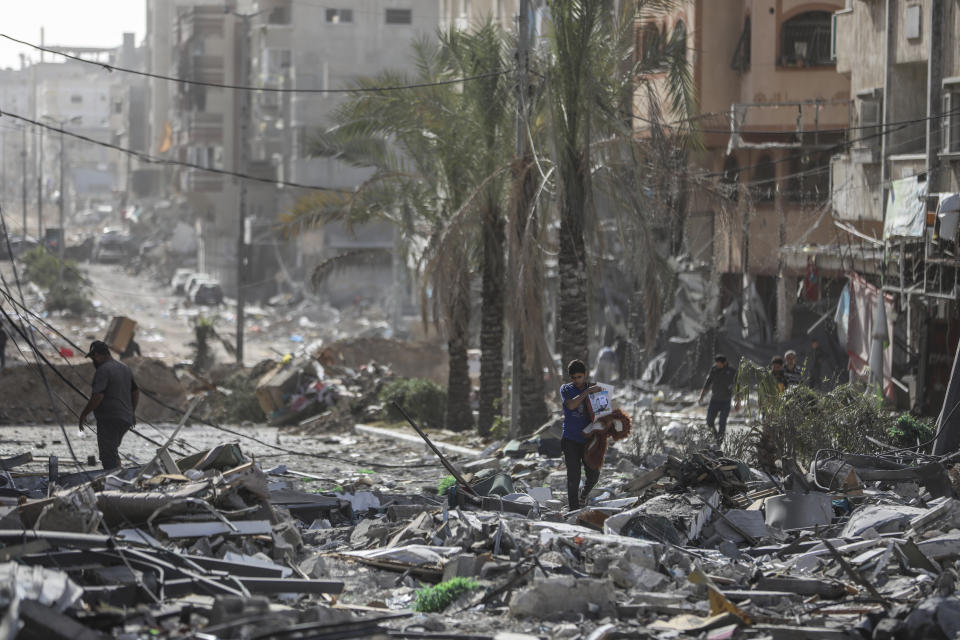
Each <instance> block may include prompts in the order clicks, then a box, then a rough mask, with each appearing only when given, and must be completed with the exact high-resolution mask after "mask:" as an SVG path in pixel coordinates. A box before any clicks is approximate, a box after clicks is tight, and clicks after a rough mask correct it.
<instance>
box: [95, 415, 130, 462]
mask: <svg viewBox="0 0 960 640" xmlns="http://www.w3.org/2000/svg"><path fill="white" fill-rule="evenodd" d="M129 430H130V425H129V424H128V423H127V421H126V420H116V419H113V420H111V419H106V420H101V419H99V418H97V447H98V448H99V449H100V463H101V464H103V468H104V469H108V470H109V469H116V468H118V467H119V466H120V441H121V440H123V436H124V435H125V434H126V433H127V431H129Z"/></svg>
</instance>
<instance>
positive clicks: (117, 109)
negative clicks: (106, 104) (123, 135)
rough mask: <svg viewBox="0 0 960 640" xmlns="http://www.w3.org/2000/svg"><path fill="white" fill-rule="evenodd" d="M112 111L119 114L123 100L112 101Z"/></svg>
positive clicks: (121, 111)
mask: <svg viewBox="0 0 960 640" xmlns="http://www.w3.org/2000/svg"><path fill="white" fill-rule="evenodd" d="M113 112H114V113H116V114H121V113H123V101H122V100H117V101H116V102H114V103H113Z"/></svg>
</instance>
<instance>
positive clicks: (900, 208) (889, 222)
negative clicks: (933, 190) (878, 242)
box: [883, 176, 927, 240]
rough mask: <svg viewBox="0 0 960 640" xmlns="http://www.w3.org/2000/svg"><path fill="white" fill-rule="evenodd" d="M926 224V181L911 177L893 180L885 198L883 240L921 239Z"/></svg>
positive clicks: (924, 177)
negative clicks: (885, 211)
mask: <svg viewBox="0 0 960 640" xmlns="http://www.w3.org/2000/svg"><path fill="white" fill-rule="evenodd" d="M926 223H927V179H926V176H912V177H910V178H903V179H902V180H894V181H893V183H891V185H890V195H889V196H888V198H887V214H886V218H885V219H884V222H883V239H884V240H889V239H890V238H922V237H923V230H924V228H925V226H926Z"/></svg>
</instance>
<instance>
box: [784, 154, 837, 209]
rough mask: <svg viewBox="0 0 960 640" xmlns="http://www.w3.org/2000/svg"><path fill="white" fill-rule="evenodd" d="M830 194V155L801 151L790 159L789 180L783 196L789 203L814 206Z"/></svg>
mask: <svg viewBox="0 0 960 640" xmlns="http://www.w3.org/2000/svg"><path fill="white" fill-rule="evenodd" d="M829 192H830V154H829V153H828V152H823V151H814V150H801V151H797V152H794V155H793V156H792V157H791V158H790V178H789V182H788V185H787V191H786V193H785V194H784V195H785V196H786V198H787V200H789V201H790V202H798V203H802V204H815V203H820V202H823V201H824V200H826V199H827V196H828V195H829Z"/></svg>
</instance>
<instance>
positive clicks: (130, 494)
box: [0, 423, 960, 640]
mask: <svg viewBox="0 0 960 640" xmlns="http://www.w3.org/2000/svg"><path fill="white" fill-rule="evenodd" d="M414 426H415V427H416V424H415V423H414ZM416 428H417V429H418V430H419V427H416ZM48 429H49V428H48ZM186 429H187V430H186V431H184V430H181V428H179V427H178V428H175V429H172V430H171V429H170V428H166V427H165V428H163V429H161V430H160V431H162V432H163V433H164V434H168V437H167V439H166V441H165V442H164V443H163V446H161V447H159V448H156V449H151V448H150V447H151V446H152V445H146V444H144V443H142V442H140V443H139V444H137V445H136V447H137V448H136V451H135V452H134V454H133V455H131V456H130V457H131V458H142V459H143V460H142V461H141V462H140V463H138V464H129V465H127V466H125V467H124V468H123V469H122V470H121V471H118V472H114V473H111V474H106V473H105V472H103V471H102V470H96V471H93V470H88V469H87V468H85V467H80V468H79V470H78V471H77V470H74V469H73V468H72V467H71V469H70V471H69V472H67V471H66V467H68V466H70V465H69V464H68V463H67V462H66V460H67V458H66V457H65V458H64V462H63V463H62V464H61V463H60V461H59V457H58V456H57V455H56V453H55V452H57V451H60V450H62V445H61V447H60V448H59V449H58V448H57V447H55V446H53V445H50V447H49V448H48V449H47V450H46V451H43V450H40V449H37V450H36V451H28V452H23V453H21V454H18V455H12V456H10V457H6V458H4V459H2V460H0V465H2V469H3V472H2V478H3V486H2V488H0V492H2V494H0V495H2V498H3V503H4V504H5V505H6V506H4V507H2V522H0V543H2V545H3V546H2V549H0V556H2V558H0V561H2V562H0V576H2V578H0V584H2V587H0V589H2V594H3V595H2V598H3V607H4V609H5V614H4V622H3V627H2V629H3V634H4V637H5V638H14V637H18V638H100V637H118V638H131V639H133V638H147V637H166V638H224V639H227V638H274V637H276V638H374V637H383V638H390V637H393V638H491V639H492V638H503V639H506V638H571V639H573V638H589V639H591V640H595V639H600V638H709V639H712V640H719V639H721V638H774V639H778V638H877V639H880V638H884V639H893V638H953V637H955V636H956V633H957V632H958V631H960V598H958V597H957V596H956V595H955V589H956V586H957V584H956V582H957V580H958V574H957V572H956V570H955V568H954V563H955V561H956V559H957V558H958V557H960V500H958V499H957V498H956V490H955V487H956V484H957V478H958V474H957V473H956V472H954V471H953V469H952V466H951V465H952V460H953V458H952V457H949V456H948V457H942V458H936V457H932V456H926V455H921V454H917V453H912V452H909V451H906V452H905V451H897V452H891V453H889V454H887V455H876V456H866V455H855V454H845V453H843V452H831V453H829V454H828V455H824V456H819V457H818V459H817V460H816V461H815V464H813V465H811V466H810V468H809V469H802V468H800V465H798V464H796V463H794V462H792V461H789V460H783V461H781V464H782V468H781V470H780V471H779V472H778V473H767V472H764V471H760V470H757V469H752V468H750V467H749V466H748V465H746V464H745V463H744V462H742V461H740V460H737V459H733V458H728V457H725V456H724V455H723V453H721V452H720V451H713V450H710V449H709V448H703V449H697V450H689V449H688V450H686V451H684V450H683V449H682V447H681V448H674V447H671V446H667V447H665V449H664V451H658V452H651V453H640V452H638V451H637V449H638V442H640V438H641V436H640V434H637V436H636V438H635V439H631V440H628V441H625V442H624V443H617V444H614V445H613V446H611V448H610V450H609V451H608V453H607V460H606V466H605V468H604V471H603V473H602V475H601V480H600V484H599V485H598V486H597V488H595V489H594V490H593V492H592V494H591V496H590V498H589V503H588V505H587V506H586V507H585V508H583V509H580V510H578V511H567V510H566V508H565V506H564V503H563V501H562V500H561V499H560V498H561V497H562V496H564V495H565V486H566V485H565V482H566V474H565V471H564V469H563V466H562V463H561V461H560V459H559V458H555V457H547V456H544V455H541V454H540V453H539V451H550V450H551V449H552V448H553V447H552V446H551V443H550V441H551V440H553V439H556V438H557V437H559V431H558V428H557V425H556V424H553V423H551V424H547V425H545V426H544V428H543V429H541V430H540V432H539V433H538V434H537V435H535V436H533V437H531V438H529V439H527V440H524V441H514V442H509V443H506V444H501V443H495V444H493V445H491V446H488V447H487V448H486V449H484V450H479V449H477V448H470V447H467V446H457V445H452V444H445V443H443V442H441V440H443V439H447V438H446V436H445V435H444V434H440V435H439V436H438V437H437V442H433V441H432V440H431V436H430V435H429V434H426V433H423V434H422V437H421V436H420V435H418V434H417V433H416V432H413V431H406V432H404V431H400V430H397V429H395V428H391V429H387V428H381V427H374V426H365V425H355V426H354V427H353V429H351V430H342V429H341V430H332V431H327V432H325V433H323V434H317V433H315V432H314V433H312V434H308V435H300V436H298V435H296V434H293V433H291V432H290V431H286V432H284V435H280V434H281V431H280V430H276V429H275V430H273V432H271V433H275V434H276V436H275V438H276V441H277V442H280V441H282V442H284V443H285V445H286V446H287V447H293V448H297V447H299V448H300V454H299V455H296V453H297V452H296V451H291V450H289V449H288V450H287V451H291V454H290V455H286V454H285V455H277V454H276V451H275V450H277V449H285V448H286V447H281V446H278V445H274V444H273V443H271V442H268V441H266V440H264V439H262V438H257V437H256V436H249V434H251V433H259V432H258V431H257V430H256V429H248V430H241V431H237V432H236V433H237V434H238V435H239V436H242V437H241V438H240V439H239V440H237V441H227V442H220V443H218V444H215V445H213V444H211V446H209V448H208V449H205V450H202V451H199V452H195V453H193V454H191V455H186V456H179V455H175V454H174V453H173V451H175V450H177V449H178V447H180V446H181V445H182V443H183V441H184V438H189V439H190V440H191V441H193V442H195V443H198V442H199V443H212V442H214V441H215V439H216V437H217V436H220V437H222V435H223V433H222V432H220V431H216V430H213V429H210V428H208V427H198V426H194V427H187V428H186ZM51 433H53V431H52V430H51ZM200 435H202V437H198V436H200ZM261 435H263V434H261ZM434 435H435V436H436V434H434ZM668 435H669V434H668ZM270 437H274V436H272V435H271V436H270ZM47 438H49V435H48V436H47ZM9 442H10V441H7V444H6V445H5V449H8V448H9ZM476 442H477V441H473V442H472V443H471V442H467V443H466V444H475V443H476ZM293 443H296V444H293ZM425 445H427V446H425ZM250 452H256V453H250ZM40 453H45V454H49V455H47V456H46V457H45V458H41V457H40V455H39V454H40ZM35 454H37V455H35ZM281 460H282V462H278V461H281ZM61 467H63V468H61Z"/></svg>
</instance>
